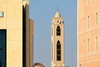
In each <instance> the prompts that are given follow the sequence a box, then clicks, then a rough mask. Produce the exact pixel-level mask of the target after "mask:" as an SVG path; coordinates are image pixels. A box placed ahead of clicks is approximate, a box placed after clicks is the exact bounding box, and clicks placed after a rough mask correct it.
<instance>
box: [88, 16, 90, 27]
mask: <svg viewBox="0 0 100 67" xmlns="http://www.w3.org/2000/svg"><path fill="white" fill-rule="evenodd" d="M89 26H90V17H89V16H88V28H89Z"/></svg>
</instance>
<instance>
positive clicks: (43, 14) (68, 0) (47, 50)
mask: <svg viewBox="0 0 100 67" xmlns="http://www.w3.org/2000/svg"><path fill="white" fill-rule="evenodd" d="M58 6H59V11H60V13H61V16H62V17H63V18H64V24H65V65H69V66H71V67H77V66H76V64H77V62H76V59H77V57H76V55H77V54H76V50H77V48H76V47H77V46H76V45H77V0H30V17H31V18H32V19H33V20H34V32H35V33H34V58H33V59H34V63H35V62H40V63H42V64H44V65H45V67H51V21H52V17H54V15H55V13H56V11H57V7H58Z"/></svg>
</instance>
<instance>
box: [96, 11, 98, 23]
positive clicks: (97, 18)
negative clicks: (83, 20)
mask: <svg viewBox="0 0 100 67" xmlns="http://www.w3.org/2000/svg"><path fill="white" fill-rule="evenodd" d="M96 25H98V13H97V12H96Z"/></svg>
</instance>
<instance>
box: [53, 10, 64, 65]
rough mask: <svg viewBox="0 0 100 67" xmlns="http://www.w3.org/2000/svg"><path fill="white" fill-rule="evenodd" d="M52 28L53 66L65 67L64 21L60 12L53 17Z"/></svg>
mask: <svg viewBox="0 0 100 67" xmlns="http://www.w3.org/2000/svg"><path fill="white" fill-rule="evenodd" d="M51 29H52V35H51V45H52V60H51V61H52V67H64V22H63V18H62V17H61V15H60V13H59V12H57V13H56V15H55V17H53V21H52V25H51Z"/></svg>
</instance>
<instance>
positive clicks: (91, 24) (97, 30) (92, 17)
mask: <svg viewBox="0 0 100 67" xmlns="http://www.w3.org/2000/svg"><path fill="white" fill-rule="evenodd" d="M77 6H78V12H77V14H78V19H77V21H78V22H77V24H78V25H77V26H78V30H77V31H78V34H77V35H78V67H100V0H78V5H77Z"/></svg>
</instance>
